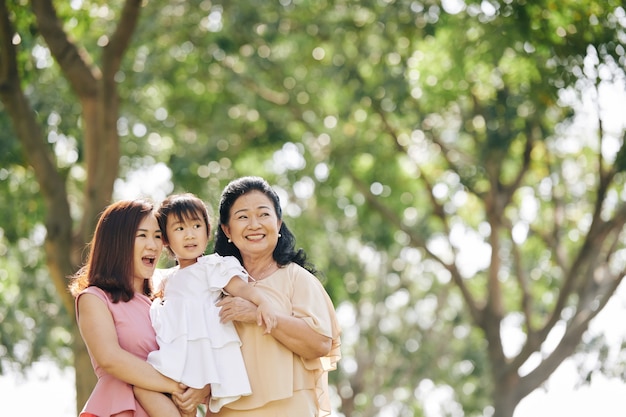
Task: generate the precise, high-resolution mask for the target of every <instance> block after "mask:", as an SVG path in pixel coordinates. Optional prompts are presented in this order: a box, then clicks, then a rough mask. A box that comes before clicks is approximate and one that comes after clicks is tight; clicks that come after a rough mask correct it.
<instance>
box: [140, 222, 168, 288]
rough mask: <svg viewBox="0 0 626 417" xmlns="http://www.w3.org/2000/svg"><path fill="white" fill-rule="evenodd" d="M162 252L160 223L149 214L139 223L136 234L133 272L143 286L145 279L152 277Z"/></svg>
mask: <svg viewBox="0 0 626 417" xmlns="http://www.w3.org/2000/svg"><path fill="white" fill-rule="evenodd" d="M162 250H163V240H162V239H161V229H160V228H159V223H158V222H157V220H156V217H154V215H153V214H149V215H147V216H146V217H144V218H143V220H142V221H141V223H139V227H138V228H137V231H136V233H135V250H134V257H133V270H134V278H135V279H136V280H141V282H142V284H143V280H144V279H146V278H150V277H152V274H153V273H154V270H155V268H156V265H157V261H158V260H159V257H160V256H161V251H162Z"/></svg>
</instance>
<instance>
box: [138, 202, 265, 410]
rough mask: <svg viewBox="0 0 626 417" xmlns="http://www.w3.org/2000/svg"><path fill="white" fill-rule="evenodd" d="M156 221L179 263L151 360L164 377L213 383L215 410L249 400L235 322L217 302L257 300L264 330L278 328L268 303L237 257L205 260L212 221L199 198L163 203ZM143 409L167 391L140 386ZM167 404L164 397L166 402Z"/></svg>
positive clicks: (170, 278)
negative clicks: (224, 296) (227, 318)
mask: <svg viewBox="0 0 626 417" xmlns="http://www.w3.org/2000/svg"><path fill="white" fill-rule="evenodd" d="M157 219H158V222H159V226H160V228H161V231H162V233H163V235H162V236H163V243H164V245H165V247H166V248H167V249H168V251H170V252H171V253H172V254H173V255H174V256H175V258H176V260H177V263H178V265H177V266H176V267H174V268H171V269H169V270H167V271H166V272H165V274H164V278H163V280H162V281H161V284H160V286H159V290H158V292H157V296H158V298H156V299H155V300H154V301H153V303H152V306H151V308H150V318H151V320H152V326H153V327H154V329H155V331H156V334H157V342H158V344H159V350H157V351H153V352H151V353H150V354H149V355H148V362H149V363H150V364H152V366H154V368H155V369H157V370H158V371H159V372H160V373H162V374H163V375H166V376H168V377H170V378H172V379H174V380H176V381H179V382H181V383H182V384H184V385H186V386H188V387H192V388H200V389H201V388H204V387H205V386H207V385H210V392H211V395H210V400H209V402H208V406H209V409H210V410H211V412H213V413H216V412H218V411H219V410H220V408H221V407H222V406H223V405H224V404H228V403H230V402H233V401H235V400H237V399H238V398H240V397H241V396H244V395H250V394H251V389H250V383H249V381H248V375H247V372H246V368H245V365H244V362H243V357H242V355H241V349H240V346H241V341H240V340H239V336H238V335H237V331H236V330H235V327H234V325H233V324H232V322H229V323H220V319H219V307H216V306H215V303H216V302H217V301H219V299H220V297H221V295H222V294H223V292H226V293H227V294H231V295H234V296H239V297H242V298H246V299H247V300H249V301H251V302H253V303H255V304H256V305H257V306H258V308H257V323H258V325H259V326H261V325H263V324H265V333H270V332H271V330H272V328H273V327H275V326H276V316H275V315H274V312H273V311H272V309H271V307H270V305H269V302H268V301H267V299H266V298H265V297H264V296H263V295H262V293H260V292H259V291H258V290H257V289H256V288H255V287H254V285H251V284H248V279H249V276H248V273H247V272H246V270H245V269H244V268H243V267H242V266H241V264H240V263H239V261H238V260H237V258H235V257H234V256H224V257H223V256H220V255H217V254H211V255H206V256H204V251H205V250H206V247H207V244H208V242H209V238H210V237H209V236H210V235H209V233H210V229H211V226H210V222H209V216H208V213H207V209H206V206H205V205H204V203H203V202H202V200H200V199H199V198H197V197H196V196H194V195H193V194H189V193H186V194H180V195H173V196H170V197H168V198H166V199H165V200H164V201H163V203H162V204H161V206H160V208H159V210H158V212H157ZM135 396H136V398H137V400H138V401H139V402H140V403H141V404H142V406H143V405H144V404H150V405H151V406H152V407H150V408H152V409H155V408H157V410H158V407H155V405H156V404H157V403H158V401H160V400H159V398H158V397H157V396H163V394H161V393H156V392H154V391H147V390H141V389H136V390H135ZM161 400H162V399H161Z"/></svg>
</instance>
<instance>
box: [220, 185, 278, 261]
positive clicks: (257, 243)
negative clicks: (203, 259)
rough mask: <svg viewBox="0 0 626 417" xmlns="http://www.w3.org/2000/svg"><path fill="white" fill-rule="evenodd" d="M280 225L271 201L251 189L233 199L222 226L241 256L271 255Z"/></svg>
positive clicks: (276, 241)
mask: <svg viewBox="0 0 626 417" xmlns="http://www.w3.org/2000/svg"><path fill="white" fill-rule="evenodd" d="M281 224H282V221H281V220H279V219H278V216H277V214H276V210H275V209H274V205H273V204H272V200H270V199H269V198H268V197H267V196H266V195H265V194H263V193H262V192H261V191H256V190H255V191H251V192H249V193H247V194H244V195H242V196H241V197H239V198H238V199H237V200H235V203H234V204H233V206H232V207H231V208H230V220H229V222H228V224H227V225H222V229H223V230H224V233H225V234H226V236H227V237H228V238H229V239H231V240H232V242H233V244H234V245H235V246H237V248H238V249H239V251H240V252H241V256H242V257H243V258H244V259H245V258H246V257H258V256H268V255H269V256H271V254H272V252H274V248H276V244H277V243H278V231H279V230H280V226H281Z"/></svg>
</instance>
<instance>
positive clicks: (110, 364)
mask: <svg viewBox="0 0 626 417" xmlns="http://www.w3.org/2000/svg"><path fill="white" fill-rule="evenodd" d="M77 308H78V311H79V314H78V327H79V329H80V333H81V336H82V338H83V340H84V341H85V344H86V345H87V348H88V349H89V351H90V352H91V355H92V356H93V358H94V360H95V361H96V362H97V363H98V364H99V365H100V367H102V369H103V370H105V371H106V372H107V373H109V374H111V375H112V376H114V377H116V378H118V379H120V380H122V381H124V382H126V383H127V384H130V385H135V386H138V387H140V388H144V389H147V390H151V391H158V392H167V393H172V394H173V393H182V392H183V390H182V389H181V388H180V387H179V385H178V383H177V382H176V381H174V380H172V379H170V378H167V377H166V376H164V375H162V374H160V373H159V372H158V371H157V370H156V369H154V368H153V367H152V365H150V364H149V363H148V362H146V361H144V360H142V359H140V358H138V357H137V356H135V355H133V354H132V353H130V352H128V351H126V350H124V349H122V348H121V347H120V345H119V342H118V339H117V333H116V331H115V324H114V322H113V317H112V316H111V312H110V311H109V309H108V308H107V307H106V305H105V303H104V302H103V301H102V300H100V299H99V298H98V297H97V296H95V295H92V294H83V295H81V296H80V298H79V299H78V307H77Z"/></svg>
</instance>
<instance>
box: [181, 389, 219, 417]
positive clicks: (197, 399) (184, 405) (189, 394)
mask: <svg viewBox="0 0 626 417" xmlns="http://www.w3.org/2000/svg"><path fill="white" fill-rule="evenodd" d="M180 389H181V391H180V392H174V393H173V394H172V400H174V404H176V406H177V407H178V408H179V409H180V411H181V412H182V413H183V414H192V413H193V415H195V412H196V410H197V409H198V406H199V405H200V404H206V403H207V400H208V397H209V395H210V394H211V385H209V384H207V385H205V386H204V388H201V389H197V388H188V387H187V386H185V385H183V384H180Z"/></svg>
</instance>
